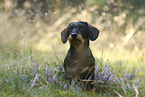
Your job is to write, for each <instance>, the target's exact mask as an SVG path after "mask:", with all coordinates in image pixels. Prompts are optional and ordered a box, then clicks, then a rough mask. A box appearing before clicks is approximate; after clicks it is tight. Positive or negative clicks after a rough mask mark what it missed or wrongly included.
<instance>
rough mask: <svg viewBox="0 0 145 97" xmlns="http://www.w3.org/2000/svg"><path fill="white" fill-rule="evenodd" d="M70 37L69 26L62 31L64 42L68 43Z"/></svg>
mask: <svg viewBox="0 0 145 97" xmlns="http://www.w3.org/2000/svg"><path fill="white" fill-rule="evenodd" d="M67 38H68V33H67V27H66V28H65V29H64V30H63V31H62V32H61V40H62V42H63V43H66V41H67Z"/></svg>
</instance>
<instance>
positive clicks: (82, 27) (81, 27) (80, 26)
mask: <svg viewBox="0 0 145 97" xmlns="http://www.w3.org/2000/svg"><path fill="white" fill-rule="evenodd" d="M78 26H79V28H80V29H84V30H85V29H86V28H85V27H84V26H82V25H80V24H79V25H78Z"/></svg>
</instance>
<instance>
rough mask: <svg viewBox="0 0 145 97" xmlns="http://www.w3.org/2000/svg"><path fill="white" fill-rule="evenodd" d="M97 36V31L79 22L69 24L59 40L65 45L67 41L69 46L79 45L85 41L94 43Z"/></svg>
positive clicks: (85, 23)
mask: <svg viewBox="0 0 145 97" xmlns="http://www.w3.org/2000/svg"><path fill="white" fill-rule="evenodd" d="M98 35H99V30H98V29H97V28H95V27H93V26H92V25H90V24H88V23H87V22H83V21H79V22H72V23H70V24H69V25H68V26H67V27H66V28H65V29H64V30H63V31H62V32H61V40H62V42H63V43H66V42H67V40H69V42H70V43H71V45H79V44H81V43H83V42H84V41H85V40H88V39H90V40H91V41H94V40H96V39H97V37H98Z"/></svg>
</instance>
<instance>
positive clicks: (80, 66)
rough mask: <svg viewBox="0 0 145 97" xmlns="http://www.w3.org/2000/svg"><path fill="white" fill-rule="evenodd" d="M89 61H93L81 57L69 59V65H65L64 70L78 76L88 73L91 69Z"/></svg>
mask: <svg viewBox="0 0 145 97" xmlns="http://www.w3.org/2000/svg"><path fill="white" fill-rule="evenodd" d="M90 61H93V60H90V59H89V58H88V57H86V56H83V55H81V56H79V57H78V58H73V59H70V64H69V65H67V67H66V70H67V72H70V73H71V74H78V75H80V74H82V73H84V72H87V71H89V69H90V68H91V65H90V63H91V62H90Z"/></svg>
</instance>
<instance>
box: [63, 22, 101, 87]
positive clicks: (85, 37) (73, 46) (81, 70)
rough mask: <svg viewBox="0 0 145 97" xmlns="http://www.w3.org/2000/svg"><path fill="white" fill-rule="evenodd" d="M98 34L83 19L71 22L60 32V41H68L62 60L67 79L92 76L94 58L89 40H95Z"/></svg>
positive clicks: (80, 78) (83, 78) (95, 29)
mask: <svg viewBox="0 0 145 97" xmlns="http://www.w3.org/2000/svg"><path fill="white" fill-rule="evenodd" d="M98 35H99V30H98V29H97V28H95V27H93V26H92V25H90V24H88V23H87V22H83V21H79V22H72V23H70V24H69V25H68V26H67V27H66V28H65V29H64V30H63V31H62V32H61V39H62V42H63V43H66V42H67V40H69V42H70V49H69V51H68V53H67V56H66V58H65V60H64V69H65V73H66V76H65V77H66V79H67V80H85V79H88V78H91V79H93V78H94V69H95V59H94V57H93V55H92V52H91V50H90V48H89V40H91V41H94V40H96V39H97V37H98ZM91 87H92V86H91Z"/></svg>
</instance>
